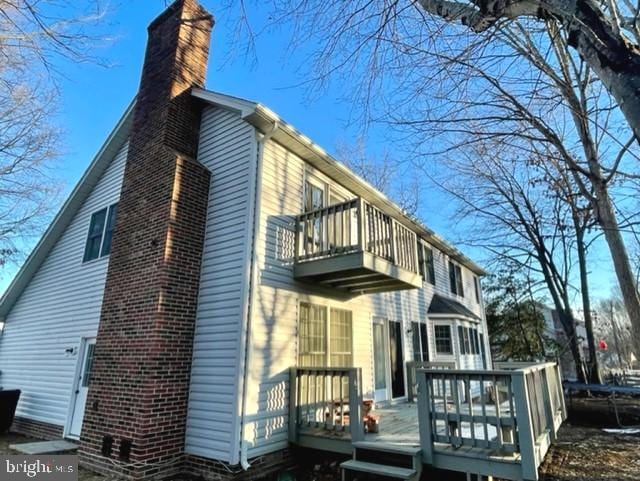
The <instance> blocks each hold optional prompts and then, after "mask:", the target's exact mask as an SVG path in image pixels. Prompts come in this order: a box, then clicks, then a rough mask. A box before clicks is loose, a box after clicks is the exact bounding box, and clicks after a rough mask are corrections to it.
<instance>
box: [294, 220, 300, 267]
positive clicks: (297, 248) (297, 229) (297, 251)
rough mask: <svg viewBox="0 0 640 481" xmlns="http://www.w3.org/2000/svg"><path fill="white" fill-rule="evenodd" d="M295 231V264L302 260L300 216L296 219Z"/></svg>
mask: <svg viewBox="0 0 640 481" xmlns="http://www.w3.org/2000/svg"><path fill="white" fill-rule="evenodd" d="M294 222H295V223H296V224H295V229H294V230H293V231H294V232H295V236H296V237H295V239H294V248H293V259H294V261H295V262H298V261H299V260H300V234H301V232H300V216H296V217H294Z"/></svg>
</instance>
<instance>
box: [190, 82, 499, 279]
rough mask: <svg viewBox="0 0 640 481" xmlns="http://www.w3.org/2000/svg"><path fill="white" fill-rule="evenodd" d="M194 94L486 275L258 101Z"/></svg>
mask: <svg viewBox="0 0 640 481" xmlns="http://www.w3.org/2000/svg"><path fill="white" fill-rule="evenodd" d="M193 95H194V96H196V97H198V98H200V99H202V100H204V101H206V102H208V103H210V104H212V105H215V106H218V107H221V108H225V109H229V110H234V111H236V112H239V113H240V115H241V116H242V118H243V119H244V120H246V121H247V122H249V123H250V124H252V125H253V126H254V127H256V128H257V129H258V130H259V131H261V132H263V133H267V132H270V133H272V138H273V139H274V140H276V141H277V142H278V143H280V144H282V145H283V146H284V147H286V148H288V149H289V150H291V151H292V152H294V153H295V154H296V155H298V156H300V157H301V158H303V159H304V160H305V161H307V162H308V163H309V164H311V165H312V166H313V167H316V168H318V170H320V171H321V172H323V173H324V174H326V175H328V176H329V177H331V178H333V179H334V180H335V181H336V182H338V183H339V184H341V185H342V186H344V187H346V188H347V189H349V190H350V191H351V192H353V193H354V194H356V195H358V196H360V197H362V198H364V199H366V200H367V201H368V202H370V203H371V204H373V205H375V206H376V207H377V208H378V209H380V210H382V211H383V212H385V213H386V214H388V215H390V216H391V217H393V218H395V219H397V220H398V221H399V222H401V223H402V224H403V225H405V226H406V227H408V228H409V229H411V230H413V231H415V232H416V233H418V235H419V236H420V237H422V238H423V239H424V240H426V241H427V242H429V243H430V244H431V245H433V246H434V247H437V248H438V249H440V250H441V251H442V252H444V253H446V254H447V255H449V256H450V257H451V258H453V259H455V260H456V261H458V262H459V263H460V264H462V265H464V266H465V267H467V268H468V269H470V270H471V271H473V272H475V273H476V274H478V275H484V274H486V272H485V271H484V269H483V268H482V267H480V266H479V265H478V264H476V263H475V262H473V261H472V260H471V259H470V258H468V257H467V256H466V255H464V254H463V253H462V252H461V251H460V250H458V249H457V248H456V247H454V246H453V245H451V244H450V243H448V242H447V241H446V240H444V239H443V238H442V237H440V236H438V234H436V233H435V232H434V231H433V230H431V229H430V228H429V227H427V226H426V225H425V224H423V223H422V222H420V221H418V220H417V219H415V218H413V217H410V216H409V215H407V214H406V212H404V211H403V209H402V208H401V207H400V206H398V204H396V203H395V202H393V201H392V200H391V199H389V198H388V197H387V196H386V195H384V194H383V193H382V192H380V191H379V190H378V189H376V188H375V187H373V186H372V185H371V184H369V183H368V182H367V181H366V180H364V179H362V178H361V177H359V176H358V175H357V174H355V173H354V172H353V171H352V170H351V169H349V168H348V167H347V166H345V165H344V164H343V163H341V162H339V161H337V160H336V159H334V158H333V157H332V156H331V155H329V154H328V153H327V152H326V151H325V150H324V149H323V148H322V147H320V146H319V145H317V144H315V143H314V142H313V141H312V140H311V139H310V138H309V137H307V136H306V135H304V134H302V133H301V132H299V131H298V130H297V129H296V128H295V127H293V126H292V125H291V124H289V123H287V122H286V121H284V120H283V119H282V118H280V117H279V116H278V115H277V114H276V113H275V112H273V111H272V110H270V109H269V108H267V107H265V106H264V105H262V104H260V103H258V102H253V101H251V100H247V99H241V98H238V97H233V96H231V95H226V94H222V93H219V92H213V91H210V90H204V89H194V90H193ZM276 125H277V127H278V128H277V130H275V131H274V126H276Z"/></svg>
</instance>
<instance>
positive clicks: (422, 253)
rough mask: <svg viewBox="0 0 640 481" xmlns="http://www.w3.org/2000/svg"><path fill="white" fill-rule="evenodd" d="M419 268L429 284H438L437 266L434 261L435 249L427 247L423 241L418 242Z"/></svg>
mask: <svg viewBox="0 0 640 481" xmlns="http://www.w3.org/2000/svg"><path fill="white" fill-rule="evenodd" d="M418 262H419V265H418V268H419V269H420V275H421V276H422V278H423V279H424V280H425V281H427V282H428V283H429V284H431V285H434V286H435V284H436V273H435V266H434V263H433V249H431V248H430V247H427V246H426V245H425V244H423V243H422V242H418Z"/></svg>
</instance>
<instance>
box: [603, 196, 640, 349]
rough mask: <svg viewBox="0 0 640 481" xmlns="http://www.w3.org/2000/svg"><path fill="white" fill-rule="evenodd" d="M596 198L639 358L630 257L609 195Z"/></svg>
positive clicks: (638, 312) (637, 303) (637, 300)
mask: <svg viewBox="0 0 640 481" xmlns="http://www.w3.org/2000/svg"><path fill="white" fill-rule="evenodd" d="M596 196H597V201H596V202H597V205H596V206H595V207H596V212H597V216H598V223H599V224H600V226H601V227H602V230H603V231H604V237H605V239H606V241H607V244H608V246H609V252H611V258H612V259H613V266H614V268H615V271H616V276H617V277H618V284H620V290H621V291H622V299H623V301H624V306H625V308H626V311H627V314H628V315H629V320H630V321H631V332H632V334H633V345H634V351H635V353H634V354H635V355H636V357H638V355H639V354H640V295H639V294H638V289H637V287H636V284H635V277H634V275H633V270H632V268H631V262H630V260H629V255H628V254H627V249H626V246H625V244H624V240H623V239H622V234H621V233H620V228H619V227H618V221H617V219H616V214H615V211H614V209H613V204H612V202H611V199H610V198H609V194H608V193H607V190H606V189H605V188H599V189H598V191H597V192H596Z"/></svg>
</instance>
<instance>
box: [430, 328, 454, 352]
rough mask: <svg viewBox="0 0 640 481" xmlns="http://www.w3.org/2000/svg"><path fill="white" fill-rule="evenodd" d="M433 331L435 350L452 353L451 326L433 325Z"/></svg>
mask: <svg viewBox="0 0 640 481" xmlns="http://www.w3.org/2000/svg"><path fill="white" fill-rule="evenodd" d="M433 332H434V334H435V341H436V352H437V353H438V354H453V346H452V344H451V326H445V325H437V326H433Z"/></svg>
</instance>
